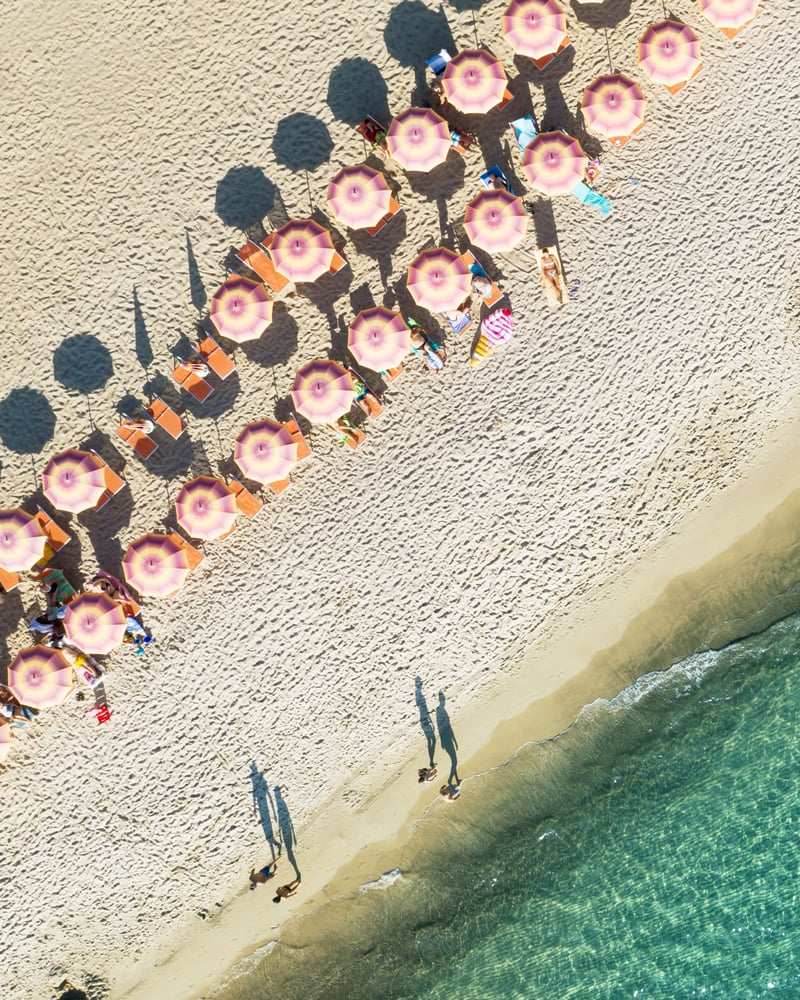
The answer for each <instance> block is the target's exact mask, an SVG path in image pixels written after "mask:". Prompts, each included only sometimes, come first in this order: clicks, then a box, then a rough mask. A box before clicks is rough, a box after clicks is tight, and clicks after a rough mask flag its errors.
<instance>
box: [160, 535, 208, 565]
mask: <svg viewBox="0 0 800 1000" xmlns="http://www.w3.org/2000/svg"><path fill="white" fill-rule="evenodd" d="M167 538H169V540H170V541H171V542H174V543H175V544H176V545H177V546H178V548H179V549H181V550H182V551H183V553H184V554H185V556H186V561H187V563H188V564H189V569H192V570H194V569H197V567H198V566H199V565H200V563H201V562H202V561H203V559H204V558H205V556H204V555H203V553H202V552H201V551H200V549H196V548H195V547H194V545H190V544H189V542H187V541H186V539H185V538H184V537H183V535H179V534H178V532H177V531H170V532H168V533H167Z"/></svg>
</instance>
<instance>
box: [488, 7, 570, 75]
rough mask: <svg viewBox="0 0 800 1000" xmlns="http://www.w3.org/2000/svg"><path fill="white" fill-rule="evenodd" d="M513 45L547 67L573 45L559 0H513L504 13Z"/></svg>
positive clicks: (505, 30)
mask: <svg viewBox="0 0 800 1000" xmlns="http://www.w3.org/2000/svg"><path fill="white" fill-rule="evenodd" d="M503 34H504V35H505V36H506V40H507V41H508V44H509V45H510V46H511V48H512V49H513V50H514V51H515V52H517V53H518V54H519V55H521V56H528V58H529V59H533V61H534V62H535V63H536V64H537V65H539V66H540V68H543V67H544V66H546V65H547V63H548V62H550V60H551V59H552V58H553V56H555V55H556V54H557V53H558V52H560V51H561V49H563V48H565V47H566V46H567V45H568V44H569V39H568V38H567V18H566V15H565V14H564V11H563V10H562V9H561V7H560V6H559V5H558V4H557V3H556V0H512V2H511V3H510V4H509V5H508V7H507V8H506V12H505V14H503Z"/></svg>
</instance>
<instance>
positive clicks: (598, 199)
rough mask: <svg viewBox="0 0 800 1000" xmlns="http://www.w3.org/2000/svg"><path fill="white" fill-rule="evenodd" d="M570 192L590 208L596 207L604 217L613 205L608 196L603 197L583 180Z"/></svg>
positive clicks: (609, 212) (608, 213)
mask: <svg viewBox="0 0 800 1000" xmlns="http://www.w3.org/2000/svg"><path fill="white" fill-rule="evenodd" d="M572 194H574V195H575V197H576V198H577V199H578V201H582V202H583V204H584V205H589V207H590V208H594V209H596V210H597V211H598V212H599V213H600V214H601V215H602V216H603V218H604V219H605V218H607V217H608V216H609V215H610V214H611V209H612V207H613V206H612V204H611V202H610V201H609V200H608V198H604V197H603V195H601V194H599V193H598V192H597V191H592V189H591V188H590V187H589V185H588V184H584V183H583V181H581V182H580V184H577V185H576V186H575V187H574V188H573V189H572Z"/></svg>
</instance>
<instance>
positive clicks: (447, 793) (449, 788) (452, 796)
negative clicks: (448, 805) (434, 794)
mask: <svg viewBox="0 0 800 1000" xmlns="http://www.w3.org/2000/svg"><path fill="white" fill-rule="evenodd" d="M439 794H440V795H441V797H442V798H443V799H444V800H445V802H455V800H456V799H457V798H458V796H459V795H460V794H461V792H460V791H459V790H458V788H456V786H455V785H442V787H441V788H440V789H439Z"/></svg>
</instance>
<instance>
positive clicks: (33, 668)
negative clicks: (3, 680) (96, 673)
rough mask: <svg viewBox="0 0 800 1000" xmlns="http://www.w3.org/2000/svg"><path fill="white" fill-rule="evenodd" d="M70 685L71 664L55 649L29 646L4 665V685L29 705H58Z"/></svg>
mask: <svg viewBox="0 0 800 1000" xmlns="http://www.w3.org/2000/svg"><path fill="white" fill-rule="evenodd" d="M72 687H73V679H72V667H71V666H70V665H69V663H68V662H67V660H66V659H65V658H64V656H63V655H62V653H61V650H59V649H50V648H49V647H47V646H32V647H31V648H30V649H23V650H21V651H20V652H19V653H17V655H16V656H15V657H14V659H13V660H12V662H11V665H10V666H9V668H8V688H9V690H10V691H11V693H12V694H13V695H14V697H15V698H16V699H17V701H18V702H20V704H22V705H27V706H28V707H29V708H50V707H51V706H52V705H58V704H60V702H62V701H63V700H64V699H65V698H66V697H67V695H68V694H69V693H70V691H71V690H72Z"/></svg>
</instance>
